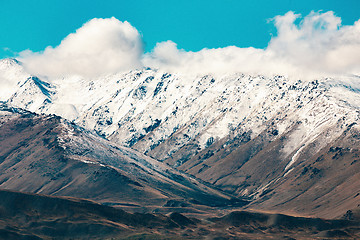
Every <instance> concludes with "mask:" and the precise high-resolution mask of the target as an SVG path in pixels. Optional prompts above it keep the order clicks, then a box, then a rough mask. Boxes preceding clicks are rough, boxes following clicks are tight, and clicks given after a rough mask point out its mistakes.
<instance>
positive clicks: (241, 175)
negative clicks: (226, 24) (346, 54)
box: [0, 59, 360, 219]
mask: <svg viewBox="0 0 360 240" xmlns="http://www.w3.org/2000/svg"><path fill="white" fill-rule="evenodd" d="M0 70H1V74H0V78H1V80H2V81H3V82H6V83H8V84H7V85H6V86H7V87H8V88H7V89H6V91H5V90H4V94H3V95H2V96H1V98H0V100H1V101H2V102H1V106H0V142H1V148H0V168H1V174H0V188H2V189H9V190H15V191H21V192H29V193H36V194H46V195H51V196H68V197H77V198H85V199H90V200H93V201H96V202H99V203H101V204H103V205H110V206H115V207H118V208H122V209H125V210H128V211H131V212H134V211H135V212H150V211H151V212H153V213H167V212H172V211H178V212H181V213H183V214H185V213H187V214H188V216H193V217H199V216H210V215H211V216H212V217H214V216H216V217H219V216H220V215H221V214H224V213H230V212H231V211H233V210H236V209H241V210H247V211H258V212H259V211H260V212H271V213H281V214H288V215H293V216H302V217H321V218H328V219H330V218H331V219H332V218H341V217H343V216H344V215H346V213H349V212H356V211H358V209H359V199H360V184H359V180H360V174H359V172H360V171H359V170H360V165H359V161H358V160H359V154H360V150H359V147H358V146H359V141H360V137H359V136H360V126H359V125H358V122H359V107H360V94H359V91H360V85H359V84H358V82H359V80H360V79H359V77H358V76H341V77H333V78H323V79H314V80H311V81H308V80H306V81H305V80H301V79H294V78H287V77H284V76H271V77H267V76H261V75H258V76H251V75H246V74H241V73H237V74H228V75H225V76H221V77H219V76H212V75H205V76H191V75H184V74H176V73H168V72H163V71H161V70H159V69H149V68H144V69H140V70H133V71H130V72H125V73H118V74H113V75H107V76H102V77H98V78H93V79H89V78H84V77H81V76H69V77H63V78H59V79H47V78H46V77H42V76H35V75H31V74H29V73H27V72H26V69H25V68H24V67H23V66H22V64H21V62H19V61H17V60H15V59H4V60H1V62H0Z"/></svg>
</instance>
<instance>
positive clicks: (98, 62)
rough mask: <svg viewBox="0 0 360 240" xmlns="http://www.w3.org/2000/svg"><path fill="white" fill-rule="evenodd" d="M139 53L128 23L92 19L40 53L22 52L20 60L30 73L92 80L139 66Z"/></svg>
mask: <svg viewBox="0 0 360 240" xmlns="http://www.w3.org/2000/svg"><path fill="white" fill-rule="evenodd" d="M142 53H143V47H142V40H141V38H140V34H139V32H138V31H137V30H136V29H135V28H134V27H133V26H131V25H130V24H129V23H128V22H121V21H119V20H117V19H115V18H108V19H101V18H94V19H92V20H90V21H89V22H87V23H85V24H84V25H83V26H82V27H81V28H79V29H78V30H77V31H76V32H75V33H72V34H70V35H68V36H67V37H66V38H65V39H64V40H62V42H61V43H60V45H59V46H57V47H55V48H53V47H47V48H46V49H45V50H44V51H43V52H35V53H34V52H31V51H29V50H27V51H24V52H22V53H20V60H21V61H22V62H23V63H24V65H25V66H26V68H27V69H28V70H29V71H30V72H31V73H33V74H38V75H45V76H48V77H60V76H64V75H73V74H77V75H82V76H87V77H93V76H98V75H101V74H108V73H115V72H119V71H126V70H129V69H133V68H136V67H141V62H140V58H141V54H142Z"/></svg>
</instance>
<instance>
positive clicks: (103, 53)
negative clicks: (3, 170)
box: [20, 11, 360, 78]
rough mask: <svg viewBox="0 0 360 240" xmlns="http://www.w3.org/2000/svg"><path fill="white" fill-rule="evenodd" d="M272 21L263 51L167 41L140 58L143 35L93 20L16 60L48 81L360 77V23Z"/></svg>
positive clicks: (328, 18)
mask: <svg viewBox="0 0 360 240" xmlns="http://www.w3.org/2000/svg"><path fill="white" fill-rule="evenodd" d="M299 20H300V21H299ZM270 22H271V23H273V24H274V25H275V27H276V29H277V35H276V36H274V37H272V39H271V40H270V42H269V44H268V46H267V47H266V48H265V49H256V48H252V47H250V48H239V47H236V46H229V47H224V48H217V49H207V48H204V49H202V50H200V51H198V52H191V51H184V50H182V49H179V48H178V46H177V44H176V43H174V42H172V41H166V42H161V43H158V44H157V45H156V46H155V48H154V49H153V50H152V51H151V52H150V53H146V54H144V53H143V47H142V40H141V37H140V35H139V33H138V31H137V30H136V29H135V28H134V27H132V26H131V25H130V24H129V23H128V22H121V21H119V20H117V19H115V18H110V19H93V20H91V21H89V22H88V23H86V24H84V25H83V26H82V27H81V28H79V29H78V30H77V31H76V32H75V33H72V34H70V35H69V36H67V37H66V38H65V39H64V40H63V41H62V42H61V44H60V45H59V46H57V47H55V48H53V47H47V48H46V49H45V50H44V51H43V52H35V53H34V52H31V51H25V52H22V53H21V59H20V60H21V61H22V62H24V65H25V66H26V67H27V68H28V69H29V70H30V71H31V72H32V73H34V74H38V75H39V74H40V75H45V76H49V77H59V76H63V75H70V74H78V75H83V76H88V77H93V76H99V75H101V74H109V73H115V72H119V71H126V70H130V69H135V68H140V67H143V66H146V67H152V68H159V69H163V70H166V71H171V72H177V73H182V74H195V75H200V74H213V75H223V74H229V73H234V72H242V73H249V74H262V75H268V76H269V75H275V74H281V75H286V76H290V77H291V76H294V77H301V78H314V77H323V76H333V75H337V74H340V75H343V74H355V75H360V64H359V63H360V20H359V21H357V22H355V23H354V24H353V25H348V26H342V25H341V19H340V18H339V17H337V16H335V15H334V13H333V12H331V11H330V12H325V13H321V12H311V13H310V14H309V15H307V16H305V17H301V16H300V15H299V14H295V13H293V12H288V13H286V14H285V15H282V16H276V17H274V18H273V19H271V20H270Z"/></svg>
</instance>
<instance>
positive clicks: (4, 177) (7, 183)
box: [0, 104, 240, 211]
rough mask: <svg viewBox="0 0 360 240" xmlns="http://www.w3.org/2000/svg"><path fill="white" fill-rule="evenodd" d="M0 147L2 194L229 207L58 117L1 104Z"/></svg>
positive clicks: (138, 206)
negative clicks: (5, 190)
mask: <svg viewBox="0 0 360 240" xmlns="http://www.w3.org/2000/svg"><path fill="white" fill-rule="evenodd" d="M0 145H1V149H0V188H1V189H12V190H18V191H23V192H32V193H42V194H48V195H56V196H72V197H82V198H87V199H92V200H95V201H98V202H100V203H104V204H108V205H115V206H119V207H123V208H129V209H134V210H137V211H143V210H144V211H150V210H155V211H156V209H158V208H162V207H163V206H164V205H165V208H162V209H163V210H164V211H166V207H177V205H176V204H175V205H174V204H172V205H171V204H169V203H171V202H179V204H180V205H183V206H184V208H183V210H184V211H190V210H189V209H191V208H192V207H193V206H194V205H199V210H197V211H201V209H205V210H206V206H226V205H228V204H230V203H231V202H230V200H229V199H230V197H228V196H226V195H224V194H222V193H221V192H219V191H217V190H214V189H213V188H211V187H208V186H206V185H204V184H202V183H200V182H198V181H197V180H196V179H194V178H190V177H188V176H187V175H185V174H183V173H180V172H177V171H176V170H174V169H172V168H170V167H168V166H166V165H165V164H163V163H160V162H158V161H155V160H154V159H151V158H149V157H146V156H144V155H142V154H140V153H137V152H135V151H134V150H131V149H128V148H124V147H118V146H117V145H115V144H112V143H110V142H109V141H107V140H105V139H103V138H101V137H99V136H97V135H94V134H92V133H91V132H89V131H86V130H84V129H82V128H79V127H77V126H76V125H74V124H71V123H69V122H67V121H66V120H64V119H61V118H60V117H58V116H54V115H50V116H49V115H37V114H35V113H32V112H27V111H24V110H21V109H17V108H11V107H8V106H7V105H6V104H1V105H0ZM232 203H236V202H234V201H232ZM239 203H240V202H237V204H239Z"/></svg>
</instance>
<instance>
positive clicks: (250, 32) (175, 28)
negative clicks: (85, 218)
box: [0, 0, 360, 58]
mask: <svg viewBox="0 0 360 240" xmlns="http://www.w3.org/2000/svg"><path fill="white" fill-rule="evenodd" d="M359 9H360V1H359V0H346V1H339V0H316V1H314V0H277V1H274V0H222V1H211V0H210V1H209V0H208V1H203V0H183V1H172V0H152V1H148V0H147V1H145V0H131V1H120V0H117V1H116V0H103V1H100V0H99V1H83V0H52V1H50V0H11V1H7V0H0V58H4V57H12V56H14V55H16V53H17V52H20V51H23V50H26V49H30V50H32V51H41V50H43V49H44V48H45V47H46V46H57V45H58V44H59V43H60V42H61V40H62V39H63V38H64V37H66V36H67V35H68V34H69V33H71V32H74V31H75V30H76V29H78V28H79V27H81V26H82V24H83V23H85V22H87V21H89V20H90V19H92V18H107V17H112V16H114V17H116V18H117V19H119V20H121V21H125V20H126V21H129V22H130V23H131V24H132V25H133V26H134V27H136V29H138V31H139V32H140V33H141V34H142V38H143V41H144V44H145V51H147V52H148V51H150V50H151V49H152V48H153V47H154V46H155V44H156V43H157V42H161V41H166V40H172V41H174V42H176V43H177V44H178V47H179V48H183V49H185V50H187V51H198V50H200V49H202V48H218V47H226V46H230V45H235V46H238V47H250V46H252V47H256V48H265V47H266V46H267V44H268V42H269V40H270V38H271V34H276V32H275V28H274V27H273V25H272V24H271V23H269V22H268V19H270V18H272V17H274V16H276V15H283V14H285V13H286V12H288V11H290V10H291V11H294V12H295V13H300V14H302V15H303V16H305V15H307V14H309V13H310V11H312V10H314V11H320V10H322V11H329V10H331V11H334V12H335V15H337V16H339V17H341V18H342V23H343V25H350V24H353V23H354V21H356V20H358V19H359V17H360V16H359V15H360V14H359Z"/></svg>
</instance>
